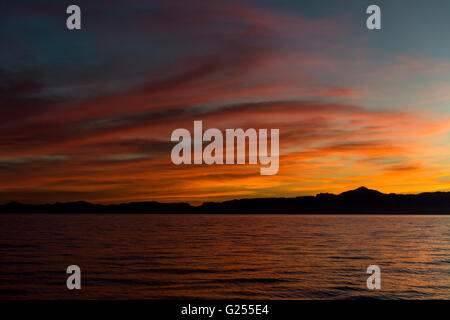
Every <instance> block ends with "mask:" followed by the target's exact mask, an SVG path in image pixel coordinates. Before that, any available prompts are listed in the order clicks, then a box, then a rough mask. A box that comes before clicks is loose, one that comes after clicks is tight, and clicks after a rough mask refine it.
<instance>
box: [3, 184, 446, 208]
mask: <svg viewBox="0 0 450 320" xmlns="http://www.w3.org/2000/svg"><path fill="white" fill-rule="evenodd" d="M13 213H30V214H32V213H50V214H68V213H71V214H306V215H310V214H318V215H326V214H343V215H450V192H429V193H420V194H416V195H404V194H394V193H391V194H385V193H381V192H378V191H376V190H370V189H367V188H364V187H361V188H358V189H356V190H351V191H347V192H343V193H341V194H339V195H335V194H330V193H321V194H318V195H316V196H304V197H295V198H255V199H240V200H230V201H224V202H205V203H203V204H202V205H200V206H192V205H190V204H188V203H160V202H154V201H152V202H131V203H122V204H109V205H103V204H93V203H89V202H84V201H79V202H65V203H54V204H41V205H30V204H22V203H19V202H10V203H8V204H4V205H0V214H13Z"/></svg>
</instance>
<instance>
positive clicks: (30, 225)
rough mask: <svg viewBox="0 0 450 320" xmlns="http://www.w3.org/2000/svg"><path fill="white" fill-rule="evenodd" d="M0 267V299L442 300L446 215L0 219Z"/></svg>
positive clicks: (449, 251) (447, 250)
mask: <svg viewBox="0 0 450 320" xmlns="http://www.w3.org/2000/svg"><path fill="white" fill-rule="evenodd" d="M71 264H77V265H79V266H80V267H81V270H82V290H80V291H75V290H74V291H69V290H67V289H66V284H65V283H66V276H67V275H66V273H65V270H66V268H67V266H68V265H71ZM371 264H376V265H379V266H380V267H381V271H382V280H381V286H382V289H381V290H380V291H370V290H368V289H367V287H366V279H367V277H368V275H367V274H366V273H365V271H366V268H367V267H368V266H369V265H371ZM0 265H1V269H0V298H2V299H24V298H25V299H30V298H34V299H48V298H52V299H55V298H63V299H65V298H77V299H80V298H83V299H84V298H86V299H92V298H96V299H103V298H108V299H114V298H118V299H161V298H209V299H215V298H223V299H227V298H247V299H347V298H359V297H376V298H382V299H392V298H393V299H443V298H446V299H450V216H318V215H314V216H308V215H229V216H227V215H172V216H163V215H0Z"/></svg>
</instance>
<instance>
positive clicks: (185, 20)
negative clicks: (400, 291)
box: [0, 0, 450, 203]
mask: <svg viewBox="0 0 450 320" xmlns="http://www.w3.org/2000/svg"><path fill="white" fill-rule="evenodd" d="M70 4H77V5H79V6H80V7H81V10H82V30H79V31H69V30H67V28H66V18H67V14H66V7H67V6H68V5H70ZM371 4H378V5H379V6H380V7H381V11H382V30H374V31H371V30H368V29H367V28H366V18H367V17H368V15H367V14H366V13H365V11H366V8H367V6H369V5H371ZM449 13H450V1H447V0H442V1H438V0H431V1H419V0H417V1H411V0H409V1H406V0H404V1H403V0H396V1H376V2H374V1H356V0H354V1H323V0H319V1H300V0H296V1H284V0H273V1H269V0H262V1H230V0H227V1H225V0H224V1H215V0H204V1H203V0H194V1H162V0H161V1H142V0H141V1H138V0H126V1H125V0H115V1H106V0H95V1H93V0H91V1H75V2H72V1H61V0H59V1H38V0H28V1H17V2H16V1H9V4H8V3H7V4H2V6H1V7H0V45H1V50H0V119H1V125H0V203H5V202H9V201H13V200H14V201H21V202H27V203H45V202H56V201H76V200H86V201H91V202H98V203H118V202H129V201H152V200H156V201H162V202H178V201H187V202H190V203H200V202H203V201H212V200H214V201H220V200H226V199H234V198H247V197H272V196H286V197H287V196H289V197H290V196H299V195H313V194H316V193H319V192H333V193H339V192H342V191H346V190H349V189H353V188H356V187H359V186H362V185H364V186H366V187H370V188H372V189H377V190H380V191H382V192H386V193H389V192H396V193H418V192H424V191H449V190H450V41H449V38H448V37H449V32H450V19H448V15H449ZM194 120H202V121H203V126H204V128H205V129H206V128H220V129H222V130H225V129H226V128H244V129H246V128H256V129H258V128H279V129H280V168H279V172H278V174H277V175H273V176H261V175H260V171H259V168H260V165H213V166H207V165H180V166H176V165H174V164H173V163H172V162H171V160H170V152H171V149H172V147H173V145H174V143H173V142H171V141H170V136H171V133H172V131H173V130H174V129H176V128H187V129H189V130H190V131H191V132H192V130H193V122H194Z"/></svg>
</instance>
